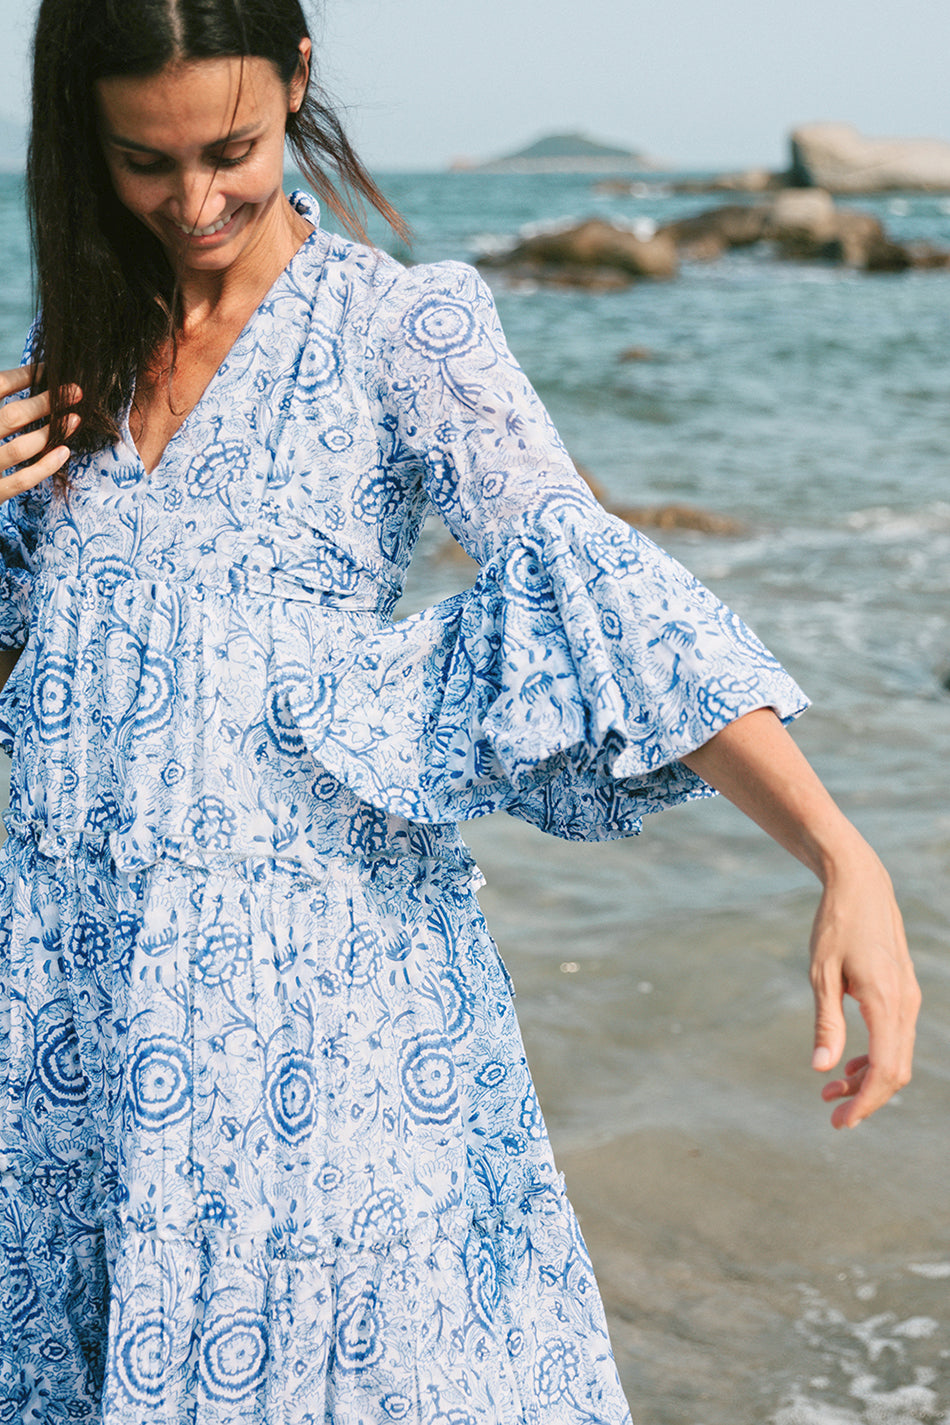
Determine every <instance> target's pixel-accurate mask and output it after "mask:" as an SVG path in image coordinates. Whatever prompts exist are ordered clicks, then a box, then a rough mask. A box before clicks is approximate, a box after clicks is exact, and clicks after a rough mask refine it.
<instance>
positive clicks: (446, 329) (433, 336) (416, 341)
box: [402, 294, 480, 361]
mask: <svg viewBox="0 0 950 1425" xmlns="http://www.w3.org/2000/svg"><path fill="white" fill-rule="evenodd" d="M402 326H403V331H404V332H405V334H406V341H407V342H408V343H409V345H410V346H411V347H414V348H415V350H416V351H421V352H422V354H423V356H430V357H433V358H434V359H435V360H436V361H445V360H446V359H447V358H448V357H451V356H463V355H464V354H465V352H467V351H471V349H472V347H473V346H477V345H478V341H479V338H480V332H479V327H478V322H477V321H476V319H475V313H474V312H473V311H472V309H471V307H470V306H469V305H468V303H467V302H462V301H460V300H459V299H458V298H455V297H443V296H442V295H441V294H440V295H438V296H432V297H424V298H423V299H422V301H421V302H417V303H416V305H415V306H414V307H411V308H410V309H409V311H408V312H407V313H406V315H405V317H404V318H403V323H402Z"/></svg>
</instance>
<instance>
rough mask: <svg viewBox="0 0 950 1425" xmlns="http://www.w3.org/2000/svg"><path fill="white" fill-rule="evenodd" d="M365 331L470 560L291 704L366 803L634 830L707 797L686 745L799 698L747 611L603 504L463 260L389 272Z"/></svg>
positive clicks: (388, 394)
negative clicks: (415, 609) (457, 577)
mask: <svg viewBox="0 0 950 1425" xmlns="http://www.w3.org/2000/svg"><path fill="white" fill-rule="evenodd" d="M367 342H368V345H367V361H368V367H369V369H371V371H372V373H373V375H372V379H371V382H370V384H369V388H368V392H367V394H368V396H369V397H370V398H371V399H373V400H375V401H376V402H377V403H378V410H379V415H378V422H379V426H380V429H381V431H382V432H383V433H384V438H385V440H386V441H388V443H389V448H388V459H389V460H390V461H392V462H394V463H399V464H402V465H403V466H405V465H412V464H413V463H415V465H416V466H417V468H418V471H419V473H420V478H421V479H422V480H423V481H424V483H425V487H426V490H427V493H428V496H429V499H430V501H431V503H432V505H433V506H434V507H435V509H436V510H437V511H438V512H439V514H440V515H441V516H442V518H443V519H444V521H445V523H446V524H447V525H448V527H449V529H450V530H451V531H452V533H453V534H454V535H455V536H456V537H457V538H458V539H459V541H460V542H461V543H462V545H463V546H464V548H465V549H466V550H467V551H468V553H469V554H470V555H472V556H473V557H474V558H475V559H476V560H477V561H478V563H479V565H480V566H481V568H480V572H479V575H478V578H477V581H476V583H475V585H474V587H473V588H472V589H470V590H468V591H467V592H466V593H464V594H462V595H459V596H456V597H455V598H454V599H449V600H446V601H445V602H444V603H441V604H438V605H436V606H434V607H433V608H431V609H428V610H426V611H425V612H424V613H422V614H419V615H415V616H413V617H410V618H407V619H405V620H402V621H399V622H397V623H395V624H393V625H391V626H390V627H389V628H388V629H383V630H382V631H381V632H380V633H379V634H378V635H375V636H371V637H370V638H369V639H367V640H366V641H365V642H364V643H363V644H362V645H361V649H360V652H359V654H358V655H355V656H354V659H353V660H352V662H350V663H349V664H348V665H347V667H346V669H345V670H340V671H339V672H338V673H337V674H336V675H335V676H334V677H333V679H332V682H333V686H332V688H330V687H328V686H323V687H322V688H320V689H318V690H317V693H316V695H313V694H311V695H310V696H309V698H308V702H309V707H307V706H301V707H299V708H298V709H297V711H298V714H299V721H300V725H301V731H302V733H303V735H304V737H305V739H307V740H308V741H309V742H310V744H311V746H312V747H313V748H314V753H315V755H316V756H317V757H318V758H319V759H320V760H322V761H323V762H324V763H325V764H326V765H328V766H329V767H330V769H331V770H333V771H334V772H336V773H337V774H338V775H340V776H342V777H343V778H344V780H346V781H347V782H348V783H349V784H350V785H351V786H352V787H353V788H354V789H355V790H357V791H358V792H359V793H360V795H361V796H363V797H364V798H366V799H367V800H369V801H370V802H373V803H374V804H376V805H378V806H381V807H383V808H385V809H387V810H389V811H391V812H398V813H401V814H404V815H406V816H409V817H413V818H416V819H421V820H425V821H437V822H438V821H449V820H459V819H462V818H465V817H471V816H478V815H481V814H483V813H486V812H491V811H495V810H498V809H501V808H503V809H505V810H507V811H509V812H510V813H512V814H513V815H516V816H520V817H524V818H525V819H527V820H529V821H531V822H533V823H535V824H536V825H538V826H540V827H541V828H542V829H543V830H546V831H549V832H552V833H554V834H555V835H558V836H562V837H566V838H569V839H599V838H610V837H617V836H624V835H629V834H631V833H632V832H636V831H637V830H639V827H640V818H641V817H642V815H643V814H644V813H645V812H652V811H657V810H659V809H661V808H663V807H667V806H670V805H672V804H674V803H677V802H682V801H684V800H686V799H687V798H691V797H697V796H704V795H709V794H711V789H710V788H709V787H708V786H707V785H706V784H705V783H704V782H703V781H701V779H700V778H699V777H697V776H696V775H695V774H694V773H693V772H691V771H690V770H689V769H688V768H687V767H686V766H685V765H684V764H683V762H682V761H681V760H680V759H681V758H682V757H683V755H684V754H686V753H689V752H691V751H693V750H694V749H695V748H697V747H699V746H700V745H701V744H702V743H704V742H706V741H708V740H709V738H710V737H712V736H713V735H714V734H715V733H716V732H718V731H719V730H720V729H721V728H723V727H725V726H726V725H727V724H728V723H731V722H733V721H734V720H735V719H736V718H738V717H741V716H742V715H743V714H744V713H747V712H751V711H752V710H753V709H756V708H761V707H771V708H774V710H775V712H776V713H777V714H778V716H779V717H780V718H781V719H782V720H783V721H784V722H787V721H789V720H790V719H792V718H794V717H795V716H797V714H799V713H800V712H802V711H803V710H804V708H805V707H806V706H807V699H806V698H805V696H804V694H803V693H802V692H801V690H800V689H799V688H798V687H797V686H796V684H795V683H794V681H793V680H792V678H791V677H789V675H788V674H787V673H786V672H785V671H784V670H783V669H782V667H781V666H780V665H779V664H778V663H777V662H776V660H775V659H774V658H773V657H772V655H771V654H770V653H769V652H768V650H767V649H766V648H765V647H764V646H763V645H762V643H760V642H759V640H758V639H757V638H756V637H755V635H754V634H753V633H751V632H750V630H749V629H748V628H747V627H746V626H745V625H744V624H743V622H742V621H741V619H739V618H738V617H737V616H736V615H735V614H734V613H733V612H732V611H731V610H730V609H728V608H727V607H726V606H725V605H724V604H723V603H721V602H720V600H719V599H717V598H716V597H715V596H714V595H713V594H712V593H710V592H709V590H708V589H706V588H704V587H703V585H702V584H700V583H699V582H698V581H697V580H696V579H695V578H693V576H692V575H691V574H689V573H688V572H687V571H686V570H685V569H684V568H683V567H682V566H681V565H680V564H679V563H677V561H676V560H675V559H673V558H671V557H670V555H668V554H666V553H665V552H664V551H663V550H661V549H659V548H658V547H657V546H656V545H655V544H653V543H652V542H651V541H650V540H649V539H647V538H645V537H644V536H643V535H642V534H640V533H638V532H637V531H636V530H634V529H631V528H630V527H629V526H628V525H626V524H625V523H623V522H622V521H620V520H619V519H616V518H614V517H612V516H611V515H609V514H607V513H606V512H605V511H604V510H603V509H602V507H601V506H600V505H599V504H598V503H597V501H596V500H595V499H594V498H593V496H592V495H591V493H590V491H589V490H588V488H587V486H586V485H585V484H584V483H583V481H582V480H581V479H580V478H579V476H578V475H577V473H576V471H575V469H574V467H573V466H572V464H571V462H570V459H569V458H568V455H567V453H566V451H565V449H564V446H563V444H562V443H561V441H560V439H559V438H558V435H557V433H556V431H555V429H554V427H553V425H552V422H551V419H550V417H549V415H548V413H547V411H546V410H545V409H544V406H543V405H542V403H541V402H540V400H539V398H538V397H537V395H536V394H535V392H534V391H533V389H532V387H531V385H530V384H529V382H528V381H527V379H526V377H525V375H524V373H523V372H522V371H521V369H520V367H519V366H518V364H517V362H516V361H515V359H514V358H513V356H512V355H511V353H510V351H509V350H508V347H507V344H506V342H505V339H504V336H503V333H502V330H501V327H500V325H499V321H498V317H497V314H496V311H495V306H494V302H493V300H492V297H491V293H490V292H489V290H488V288H487V286H486V285H485V283H484V282H483V281H482V280H481V278H480V277H479V276H478V274H477V273H476V272H475V271H474V270H473V269H472V268H470V267H468V266H466V265H464V264H458V263H440V264H436V265H433V266H420V267H416V268H411V269H408V270H406V271H404V272H401V273H400V275H399V276H397V277H396V278H395V280H394V281H393V282H392V284H391V286H390V287H389V288H388V290H387V291H386V292H385V294H384V296H383V298H382V299H381V300H380V301H379V303H378V305H377V308H376V312H375V317H374V322H373V324H372V326H371V328H370V331H369V334H368V338H367ZM374 727H375V728H376V729H385V735H384V736H378V737H376V738H375V740H374V738H373V735H372V729H373V728H374Z"/></svg>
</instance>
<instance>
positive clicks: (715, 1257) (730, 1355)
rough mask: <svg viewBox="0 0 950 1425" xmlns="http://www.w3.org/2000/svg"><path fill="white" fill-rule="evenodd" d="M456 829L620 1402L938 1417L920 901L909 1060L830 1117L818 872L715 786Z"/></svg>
mask: <svg viewBox="0 0 950 1425" xmlns="http://www.w3.org/2000/svg"><path fill="white" fill-rule="evenodd" d="M706 831H708V832H709V833H710V835H709V836H708V837H704V833H705V832H706ZM468 839H469V841H470V843H471V844H472V845H473V849H474V850H475V852H476V855H477V857H478V859H479V862H480V864H481V865H482V868H483V870H484V871H485V873H486V875H487V876H488V882H489V884H488V887H487V888H486V889H485V890H484V891H483V892H482V901H483V904H484V906H485V909H486V911H487V913H488V916H489V922H490V924H491V925H492V926H493V929H494V931H495V934H496V938H497V939H498V941H499V944H500V946H501V948H502V950H503V953H504V954H505V957H506V959H507V961H508V964H509V968H510V969H511V970H512V972H513V975H514V979H515V983H516V986H517V989H518V1001H517V1002H518V1010H519V1016H520V1019H521V1023H522V1028H523V1032H524V1036H525V1042H526V1048H527V1052H528V1059H529V1062H530V1063H531V1065H532V1069H533V1071H534V1075H535V1080H536V1083H537V1086H538V1090H539V1094H540V1097H541V1102H542V1105H543V1106H544V1109H545V1115H546V1118H547V1122H548V1126H549V1129H550V1131H551V1135H552V1139H553V1141H554V1144H555V1150H556V1152H557V1156H558V1161H559V1164H560V1166H561V1168H562V1170H563V1171H564V1173H565V1176H566V1180H567V1186H568V1190H569V1193H570V1196H571V1198H572V1201H573V1203H574V1206H575V1209H576V1211H577V1213H578V1216H579V1218H580V1221H581V1225H582V1228H583V1230H584V1234H585V1237H586V1239H587V1242H588V1246H589V1248H590V1251H591V1255H592V1257H593V1259H594V1263H595V1266H596V1268H597V1274H598V1279H599V1281H600V1283H601V1287H602V1290H603V1295H604V1299H605V1304H606V1306H607V1311H608V1317H609V1320H610V1324H611V1332H612V1338H613V1341H614V1348H615V1352H616V1356H617V1360H618V1365H619V1367H620V1372H621V1376H622V1379H623V1381H624V1385H625V1388H626V1390H627V1394H628V1397H629V1400H630V1404H631V1409H632V1412H633V1418H634V1422H635V1425H765V1423H766V1422H774V1425H909V1422H914V1421H940V1422H941V1425H947V1422H950V1319H948V1312H947V1306H946V1303H947V1294H948V1291H950V1216H948V1213H947V1203H948V1192H947V1164H948V1152H947V1133H946V1126H945V1112H946V1103H947V1089H948V1073H950V1057H948V1055H947V1052H946V1050H947V1029H946V1026H947V1024H948V1023H950V994H948V988H947V979H946V958H945V937H946V932H945V930H944V928H943V927H942V926H941V925H940V923H939V918H938V917H936V916H935V914H934V911H935V907H934V905H933V904H932V903H928V905H921V906H920V907H919V908H917V909H919V912H920V914H919V915H918V914H917V910H916V909H915V907H914V906H911V907H910V908H909V915H908V919H909V922H910V924H911V931H912V935H913V937H914V940H915V943H916V945H917V948H918V951H919V954H918V960H919V967H920V969H921V978H922V979H923V980H924V982H925V988H926V989H927V990H928V992H929V993H928V1006H927V1012H926V1014H925V1018H924V1021H923V1024H922V1026H921V1035H920V1045H919V1054H918V1069H917V1074H916V1076H915V1079H914V1082H913V1084H912V1085H911V1086H910V1087H909V1088H908V1089H906V1090H905V1091H904V1092H903V1093H902V1094H900V1095H899V1096H898V1098H897V1100H896V1101H894V1102H893V1103H892V1104H891V1105H890V1106H888V1107H887V1108H886V1109H884V1110H882V1111H881V1112H880V1113H879V1114H878V1115H877V1116H876V1117H875V1118H873V1119H871V1120H869V1121H868V1122H867V1123H865V1124H863V1125H861V1127H860V1128H859V1129H857V1130H855V1131H853V1132H841V1133H836V1132H835V1131H834V1130H832V1129H831V1128H830V1126H829V1125H828V1112H829V1111H828V1109H827V1108H826V1106H825V1105H823V1104H822V1103H821V1101H820V1099H819V1096H818V1095H819V1089H820V1086H821V1083H822V1078H821V1076H819V1075H816V1074H814V1073H813V1072H812V1071H811V1069H810V1068H809V1067H808V1058H809V1052H810V1042H811V996H810V991H809V990H808V986H807V981H806V979H805V963H806V955H805V950H804V947H805V945H806V944H807V933H808V927H809V923H810V917H811V913H812V910H813V908H814V905H815V903H816V893H815V891H814V890H813V889H812V886H811V883H810V881H809V879H808V878H807V877H806V876H805V875H804V874H803V873H801V874H800V873H799V871H798V868H797V867H795V866H794V864H792V865H789V864H788V863H787V862H786V859H785V858H784V857H782V856H781V854H780V853H778V852H774V851H773V848H772V847H771V846H770V845H769V844H768V843H766V842H765V841H764V839H763V838H761V837H760V835H759V834H758V833H757V832H756V831H755V830H754V829H753V828H748V829H747V828H746V827H745V825H744V824H743V823H741V821H740V820H739V819H738V818H737V816H736V815H735V814H734V813H733V812H732V810H731V809H730V808H728V807H725V806H724V805H723V804H722V803H710V804H707V805H703V806H697V807H693V808H689V809H686V810H684V811H682V812H680V811H677V812H673V813H669V814H667V815H665V816H664V817H662V818H654V819H652V821H650V822H648V824H647V830H646V832H645V834H644V837H643V838H641V839H640V841H639V843H637V842H625V843H614V844H611V845H606V846H600V847H574V846H570V845H565V844H558V843H556V842H551V841H550V840H549V839H547V838H542V837H540V836H539V835H536V834H535V833H533V832H532V831H531V830H530V829H527V828H523V827H520V826H518V825H517V824H516V823H514V822H511V821H507V820H503V819H502V818H493V819H490V820H489V821H488V822H482V823H477V824H472V825H471V826H470V827H469V828H468ZM680 858H682V860H680ZM690 865H691V867H692V870H691V872H690ZM717 874H718V877H719V891H718V897H717V898H716V899H717V901H718V904H717V908H715V909H706V908H704V906H705V905H707V904H708V903H709V881H710V879H711V878H714V877H715V876H716V875H717ZM724 887H725V889H724ZM931 965H932V966H933V967H934V971H935V973H932V972H931V969H930V967H931ZM941 965H942V969H941ZM851 1018H852V1020H853V1019H854V1016H851ZM854 1031H855V1033H854V1042H855V1050H854V1051H852V1052H856V1049H857V1045H858V1042H859V1038H860V1026H859V1025H856V1024H855V1025H854Z"/></svg>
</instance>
